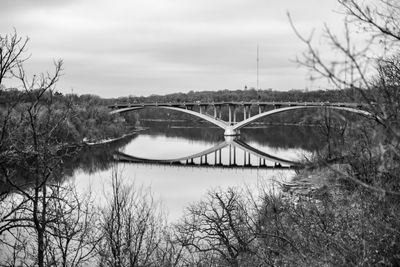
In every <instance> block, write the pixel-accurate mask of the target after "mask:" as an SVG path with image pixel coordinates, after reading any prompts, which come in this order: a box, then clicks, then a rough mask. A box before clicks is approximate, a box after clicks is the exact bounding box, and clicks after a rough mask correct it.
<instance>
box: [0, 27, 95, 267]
mask: <svg viewBox="0 0 400 267" xmlns="http://www.w3.org/2000/svg"><path fill="white" fill-rule="evenodd" d="M27 41H28V39H26V40H23V39H22V38H20V37H18V35H17V34H16V33H14V34H12V35H9V36H8V35H6V36H5V37H3V36H2V37H1V38H0V52H1V53H0V75H1V76H0V79H1V80H0V81H2V82H4V79H5V78H10V79H13V83H14V84H17V87H18V90H15V92H14V91H13V92H14V94H13V95H14V96H15V97H14V98H13V99H10V101H9V102H7V103H3V106H2V109H1V139H0V171H1V177H2V182H3V185H4V189H5V190H4V191H2V192H1V194H0V196H1V203H0V205H1V207H2V209H1V211H0V234H2V235H3V236H4V237H5V238H4V239H2V243H3V244H2V245H3V246H4V247H5V248H7V249H8V250H9V251H10V253H11V255H12V257H11V258H10V257H8V258H9V259H12V260H11V261H8V262H13V263H14V264H16V265H19V264H20V263H21V258H20V257H22V256H23V257H24V258H23V259H24V260H23V261H22V262H24V263H25V264H26V265H38V266H47V265H50V264H55V262H57V264H61V263H62V264H63V266H77V265H79V264H81V263H82V262H84V261H86V260H87V259H88V258H90V257H91V256H92V254H93V251H94V249H93V247H89V243H90V242H91V239H88V235H89V234H90V233H89V231H88V230H90V228H89V223H90V222H92V221H93V217H92V216H93V215H91V214H89V213H88V211H89V209H90V207H89V205H90V202H85V201H84V200H80V199H79V197H78V195H77V194H74V191H70V190H69V189H71V188H69V189H67V188H64V186H63V185H60V183H61V180H62V179H61V178H62V176H63V172H62V163H63V158H64V157H65V156H66V155H70V154H71V150H70V149H69V144H68V140H66V139H65V138H63V136H65V135H63V134H61V132H62V131H63V130H64V129H66V128H67V124H68V119H69V116H70V112H71V103H64V104H63V105H64V106H62V109H60V107H59V105H60V103H56V102H55V101H54V96H55V88H56V85H57V82H58V80H59V78H60V76H61V74H62V64H63V62H62V61H61V60H58V61H56V62H55V63H54V65H55V68H54V72H53V73H52V74H51V73H42V74H39V75H34V76H33V77H32V78H29V77H28V76H27V75H26V73H25V70H24V66H23V63H24V61H25V60H26V58H24V56H23V53H24V51H25V47H26V44H27ZM1 85H2V88H5V90H8V89H7V88H6V86H4V85H3V84H1ZM60 110H62V111H60ZM93 237H94V236H93ZM90 245H92V244H90ZM67 255H68V256H67ZM59 257H61V260H59ZM18 259H19V261H18ZM55 260H56V261H55Z"/></svg>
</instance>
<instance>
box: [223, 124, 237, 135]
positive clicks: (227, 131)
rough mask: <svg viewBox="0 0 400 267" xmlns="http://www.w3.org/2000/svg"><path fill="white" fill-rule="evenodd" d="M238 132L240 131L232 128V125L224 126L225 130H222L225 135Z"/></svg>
mask: <svg viewBox="0 0 400 267" xmlns="http://www.w3.org/2000/svg"><path fill="white" fill-rule="evenodd" d="M239 134H240V131H239V130H234V129H233V128H232V126H228V127H226V129H225V132H224V135H225V136H235V135H239Z"/></svg>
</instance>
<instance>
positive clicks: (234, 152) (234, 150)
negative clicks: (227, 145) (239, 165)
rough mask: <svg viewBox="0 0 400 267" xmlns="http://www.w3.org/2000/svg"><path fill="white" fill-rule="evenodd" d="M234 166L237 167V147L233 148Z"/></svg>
mask: <svg viewBox="0 0 400 267" xmlns="http://www.w3.org/2000/svg"><path fill="white" fill-rule="evenodd" d="M233 165H236V147H233Z"/></svg>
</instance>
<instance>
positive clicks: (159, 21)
mask: <svg viewBox="0 0 400 267" xmlns="http://www.w3.org/2000/svg"><path fill="white" fill-rule="evenodd" d="M335 10H336V11H337V10H339V8H338V5H337V3H336V0H196V1H195V0H112V1H111V0H68V1H66V0H48V1H46V0H35V1H32V0H1V4H0V18H1V19H0V33H1V34H2V35H4V34H6V33H11V32H12V31H13V27H15V29H16V30H17V32H18V33H19V35H21V36H29V38H30V41H29V46H28V52H29V54H31V59H30V60H29V62H28V63H27V64H28V66H27V68H28V70H29V71H30V72H31V73H38V72H44V71H47V70H51V68H52V61H53V59H58V58H60V59H63V60H64V76H63V77H62V79H61V81H60V83H59V87H58V89H59V90H60V91H62V92H64V93H67V92H71V91H73V92H74V93H78V94H86V93H90V94H97V95H100V96H103V97H117V96H127V95H150V94H165V93H172V92H187V91H190V90H194V91H198V90H221V89H230V90H235V89H243V88H244V86H245V85H247V86H248V87H249V88H250V87H256V80H257V75H256V69H257V67H256V66H257V64H256V55H257V44H258V45H259V59H260V63H259V80H260V83H259V84H260V87H261V88H263V89H267V88H273V89H275V90H290V89H293V88H295V89H304V88H306V87H308V88H310V89H315V88H317V89H318V88H319V86H324V87H325V86H326V84H325V83H324V82H313V83H312V82H310V81H309V79H308V76H307V71H305V70H304V69H301V68H298V67H297V65H296V64H295V63H293V62H292V60H293V59H294V58H295V57H296V55H299V54H300V53H301V52H302V51H303V50H304V48H305V47H304V44H302V43H301V42H300V41H299V40H298V39H297V37H296V36H295V35H294V33H293V30H292V29H291V27H290V24H289V21H288V19H287V16H286V12H287V11H289V12H290V13H291V15H292V17H293V19H294V21H295V23H296V25H297V27H298V28H299V30H301V31H302V32H304V33H309V32H310V31H311V30H312V29H313V28H321V27H322V25H323V23H324V22H327V23H328V24H329V25H331V26H332V27H338V26H339V25H340V24H341V23H342V22H341V20H342V18H343V17H342V16H341V15H340V14H338V13H337V12H334V11H335Z"/></svg>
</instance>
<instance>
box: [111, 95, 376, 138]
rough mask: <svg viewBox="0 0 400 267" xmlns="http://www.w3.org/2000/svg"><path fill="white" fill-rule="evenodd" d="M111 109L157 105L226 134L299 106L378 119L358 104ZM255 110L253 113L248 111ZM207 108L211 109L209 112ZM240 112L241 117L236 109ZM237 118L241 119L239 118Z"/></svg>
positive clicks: (211, 104) (220, 104)
mask: <svg viewBox="0 0 400 267" xmlns="http://www.w3.org/2000/svg"><path fill="white" fill-rule="evenodd" d="M108 108H110V109H111V110H112V111H110V114H116V113H123V112H128V111H132V110H140V109H144V108H158V109H167V110H175V111H178V112H183V113H186V114H190V115H192V116H195V117H198V118H201V119H203V120H206V121H208V122H210V123H212V124H214V125H216V126H218V127H220V128H222V129H224V135H225V136H234V135H239V134H240V129H241V128H243V127H245V126H246V125H248V124H250V123H252V122H254V121H256V120H258V119H261V118H265V117H268V116H272V115H274V114H278V113H282V112H288V111H291V110H300V109H315V108H326V109H332V110H343V111H347V112H351V113H356V114H359V115H361V116H365V117H367V118H370V119H375V120H378V121H379V118H376V117H374V115H373V114H371V113H370V112H368V111H367V110H365V109H364V108H365V106H363V105H361V104H358V103H344V102H343V103H329V102H255V101H252V102H199V101H197V102H193V103H184V102H183V103H132V104H115V105H110V106H108ZM223 108H225V109H226V110H227V113H228V115H227V119H226V120H223V116H222V109H223ZM254 109H256V110H257V112H256V114H254V113H253V114H254V115H252V114H251V112H252V111H253V112H254ZM210 110H211V111H212V112H211V113H212V114H210V113H209V112H210ZM239 111H240V112H243V117H242V116H238V112H239ZM239 117H242V118H243V119H242V120H240V118H239Z"/></svg>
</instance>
